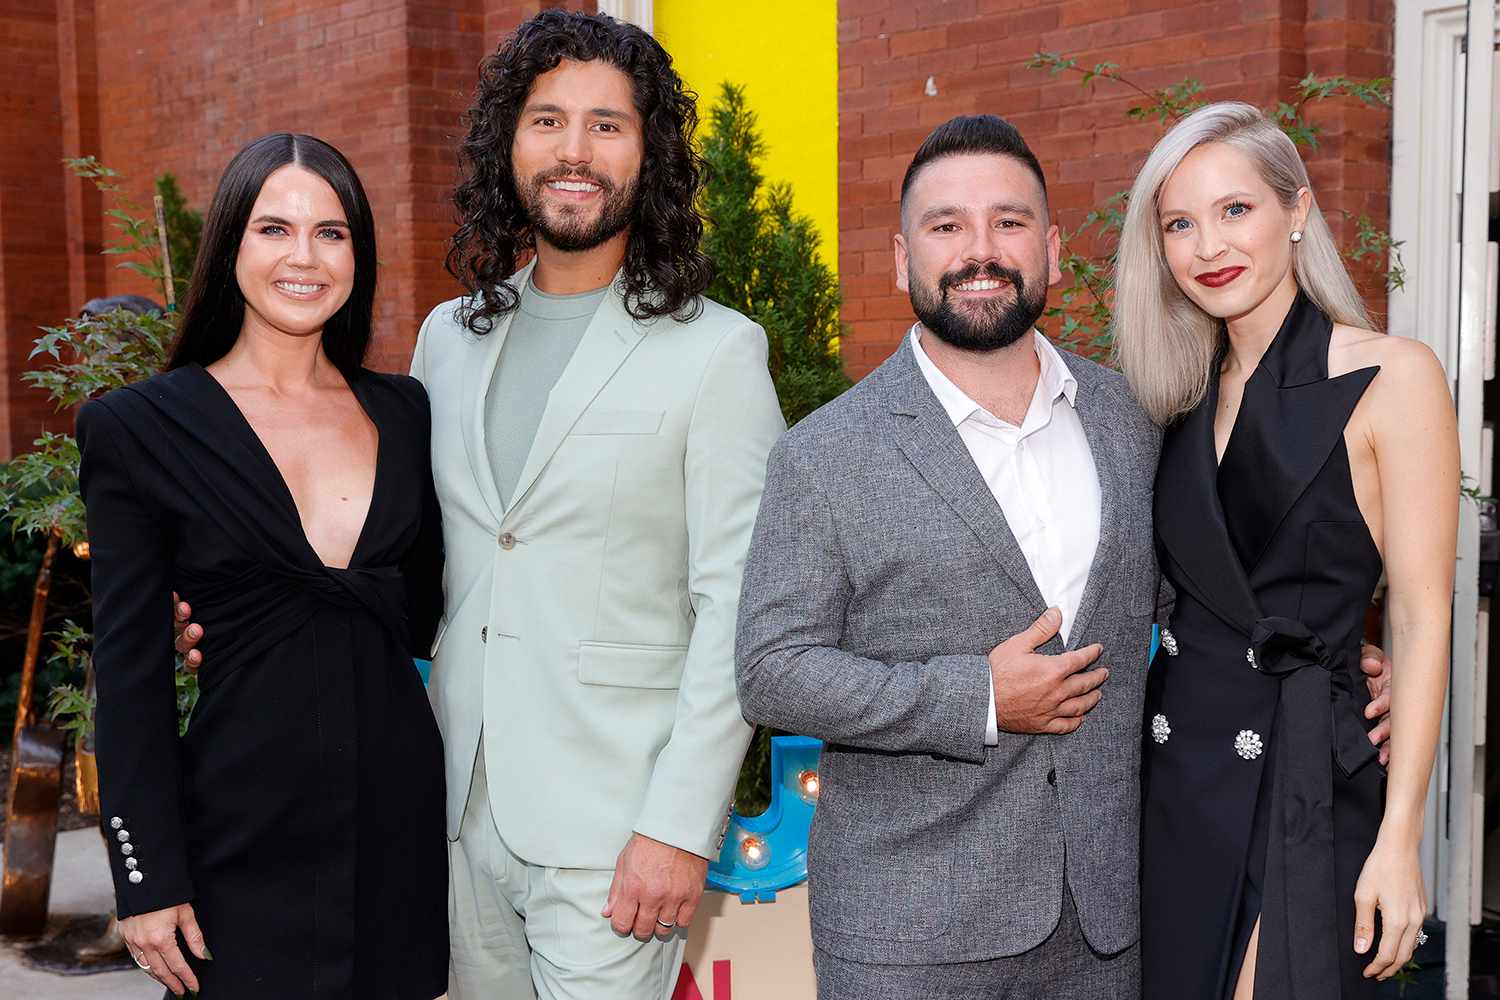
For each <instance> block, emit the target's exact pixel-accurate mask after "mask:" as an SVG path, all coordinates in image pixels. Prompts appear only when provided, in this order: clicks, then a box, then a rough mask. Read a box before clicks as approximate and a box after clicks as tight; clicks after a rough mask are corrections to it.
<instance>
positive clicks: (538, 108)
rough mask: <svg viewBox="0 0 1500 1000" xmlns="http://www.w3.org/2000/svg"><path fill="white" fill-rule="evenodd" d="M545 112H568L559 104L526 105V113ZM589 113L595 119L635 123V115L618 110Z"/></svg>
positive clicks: (558, 113)
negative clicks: (611, 119)
mask: <svg viewBox="0 0 1500 1000" xmlns="http://www.w3.org/2000/svg"><path fill="white" fill-rule="evenodd" d="M544 111H545V112H547V113H549V114H554V115H561V114H567V111H566V110H565V109H564V108H563V107H562V106H561V105H557V104H528V105H526V111H525V113H526V114H539V113H541V112H544ZM588 113H589V114H591V115H593V116H594V117H595V118H613V119H615V120H616V121H622V122H633V121H635V116H634V115H632V114H627V113H626V112H624V111H621V110H619V109H618V108H589V109H588Z"/></svg>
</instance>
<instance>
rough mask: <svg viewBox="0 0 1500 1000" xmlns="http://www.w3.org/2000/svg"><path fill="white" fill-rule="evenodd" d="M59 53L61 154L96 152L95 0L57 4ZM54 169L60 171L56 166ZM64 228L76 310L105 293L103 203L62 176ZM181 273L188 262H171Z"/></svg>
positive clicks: (84, 184)
mask: <svg viewBox="0 0 1500 1000" xmlns="http://www.w3.org/2000/svg"><path fill="white" fill-rule="evenodd" d="M57 28H58V31H57V55H58V65H59V70H60V73H59V76H60V84H61V86H60V90H59V97H60V100H61V106H62V107H61V110H62V143H63V155H64V156H66V157H70V158H78V157H84V156H91V155H97V154H98V152H99V63H98V49H97V42H96V36H95V33H94V0H58V2H57ZM58 169H61V167H59V168H58ZM63 191H64V196H65V199H66V201H65V205H66V210H67V227H68V245H67V254H68V301H69V303H70V304H71V305H72V307H73V309H74V311H75V312H76V311H77V310H78V309H79V308H81V307H82V306H83V304H84V303H85V302H87V301H88V300H89V299H92V298H94V297H96V296H99V295H103V294H104V288H105V258H104V257H103V256H101V254H100V251H101V250H103V249H104V235H103V228H104V216H103V211H104V205H103V199H101V198H100V196H99V191H98V189H97V188H96V187H95V186H94V184H93V183H92V182H91V181H86V180H81V179H79V178H77V177H74V176H73V175H72V174H71V173H69V172H65V173H64V174H63ZM175 263H176V266H177V268H178V270H179V271H181V272H185V271H186V269H187V268H189V267H191V266H192V261H177V262H175Z"/></svg>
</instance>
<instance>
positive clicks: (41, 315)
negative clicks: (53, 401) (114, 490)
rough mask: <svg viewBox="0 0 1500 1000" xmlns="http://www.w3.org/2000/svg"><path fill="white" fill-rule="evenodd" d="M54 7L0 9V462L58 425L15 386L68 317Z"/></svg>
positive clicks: (21, 3) (17, 3) (46, 0)
mask: <svg viewBox="0 0 1500 1000" xmlns="http://www.w3.org/2000/svg"><path fill="white" fill-rule="evenodd" d="M57 23H58V11H57V4H56V0H10V2H8V3H6V4H5V5H4V6H3V7H0V136H3V137H4V138H3V141H0V334H3V336H4V348H3V351H0V368H3V371H0V454H7V455H8V454H10V453H11V452H13V451H16V450H20V449H24V448H27V447H28V446H29V445H30V444H31V441H32V440H33V439H34V438H35V437H36V436H37V434H38V432H40V431H41V430H42V429H43V427H44V426H51V427H52V428H54V429H57V430H62V429H65V428H66V426H67V425H68V424H69V423H70V421H69V420H67V419H66V418H60V417H54V416H52V413H51V406H50V404H49V403H48V401H47V399H46V397H45V396H44V395H43V394H42V393H41V392H39V391H37V390H35V389H31V388H27V387H25V386H23V385H22V384H21V381H20V375H21V373H22V372H23V371H25V370H26V367H27V360H26V359H27V355H29V354H30V353H31V342H32V340H34V339H35V338H36V337H37V336H38V331H37V329H36V328H37V327H38V326H39V325H41V324H42V323H49V322H56V321H57V320H58V319H59V318H61V317H62V316H65V315H67V312H68V271H67V268H66V267H65V266H64V265H65V260H66V258H65V253H66V248H67V246H66V245H67V227H66V225H65V214H64V211H63V200H64V195H63V180H62V173H61V170H60V164H59V163H58V161H59V160H60V159H61V157H62V155H63V149H62V110H61V99H60V97H59V96H58V95H59V90H60V80H59V62H58V51H57V30H58V29H57Z"/></svg>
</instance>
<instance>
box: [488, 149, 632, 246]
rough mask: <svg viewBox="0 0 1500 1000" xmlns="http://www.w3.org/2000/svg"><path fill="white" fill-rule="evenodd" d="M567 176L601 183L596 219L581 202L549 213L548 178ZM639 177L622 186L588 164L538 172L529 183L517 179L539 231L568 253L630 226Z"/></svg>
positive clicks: (530, 218) (529, 218)
mask: <svg viewBox="0 0 1500 1000" xmlns="http://www.w3.org/2000/svg"><path fill="white" fill-rule="evenodd" d="M563 178H569V179H571V180H585V181H588V182H589V183H591V184H597V185H599V194H600V201H599V208H598V214H597V215H595V216H594V218H593V219H592V220H591V219H589V218H588V217H587V216H586V215H585V214H584V209H583V208H582V207H581V206H574V205H561V206H553V212H552V214H551V215H549V214H548V205H547V202H546V200H545V196H544V192H545V190H546V187H547V182H548V181H554V180H561V179H563ZM637 181H638V178H631V179H630V181H629V183H627V184H626V185H625V186H624V187H623V188H622V187H618V186H617V185H616V184H615V183H614V182H613V181H611V180H610V179H609V178H607V177H604V176H601V175H600V174H596V173H594V172H593V171H592V170H589V169H588V168H587V167H558V168H555V169H552V170H545V171H543V172H541V173H539V174H537V175H536V176H534V177H533V178H532V179H531V182H530V183H529V184H522V183H520V181H519V179H517V182H516V193H517V194H518V195H519V196H520V199H521V207H522V208H523V209H525V211H526V219H527V221H528V222H530V223H531V228H532V232H533V233H534V234H535V235H537V236H539V237H541V238H542V239H544V240H546V241H547V243H548V244H549V245H551V246H553V247H555V248H556V249H558V250H561V251H563V252H565V253H580V252H582V251H584V250H592V249H594V248H595V247H597V246H600V245H601V244H604V243H606V242H608V241H609V240H611V239H613V238H614V237H616V236H618V235H620V233H622V232H624V231H625V230H626V229H627V228H629V226H630V220H631V219H632V218H633V217H634V216H635V208H636V201H637V198H636V186H637Z"/></svg>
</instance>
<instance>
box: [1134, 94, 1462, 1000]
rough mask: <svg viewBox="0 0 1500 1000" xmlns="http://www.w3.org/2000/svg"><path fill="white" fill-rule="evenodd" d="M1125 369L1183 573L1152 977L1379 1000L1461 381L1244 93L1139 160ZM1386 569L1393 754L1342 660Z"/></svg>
mask: <svg viewBox="0 0 1500 1000" xmlns="http://www.w3.org/2000/svg"><path fill="white" fill-rule="evenodd" d="M1115 316H1116V319H1115V331H1114V334H1115V341H1116V345H1117V351H1118V357H1119V361H1120V366H1121V368H1122V370H1123V371H1124V373H1125V375H1126V377H1127V378H1128V379H1129V380H1130V383H1131V386H1132V387H1133V389H1134V391H1135V393H1136V395H1137V396H1138V398H1139V399H1140V401H1141V403H1142V404H1143V405H1144V406H1145V408H1146V410H1147V412H1148V413H1150V414H1151V415H1152V417H1153V418H1154V419H1155V420H1156V421H1157V422H1158V423H1159V424H1161V425H1162V426H1163V427H1165V428H1166V435H1165V439H1164V441H1163V445H1162V455H1161V465H1160V469H1159V471H1158V473H1157V481H1156V530H1157V535H1158V540H1159V543H1160V544H1159V549H1160V552H1161V556H1162V568H1163V571H1164V573H1165V574H1166V576H1167V577H1168V579H1170V580H1171V582H1172V584H1173V586H1174V588H1175V589H1176V592H1177V601H1176V607H1175V610H1174V612H1173V614H1172V619H1171V622H1170V628H1169V629H1168V630H1166V631H1164V632H1163V651H1162V653H1161V654H1159V655H1158V657H1157V660H1156V662H1155V663H1154V664H1153V666H1152V670H1151V675H1150V681H1149V684H1148V694H1147V702H1146V704H1147V707H1146V719H1145V734H1146V739H1145V751H1144V754H1143V756H1144V796H1145V801H1144V809H1143V812H1142V828H1143V829H1142V858H1141V862H1142V880H1143V888H1142V899H1141V904H1142V910H1143V912H1142V921H1141V924H1142V927H1143V928H1144V931H1143V941H1142V962H1143V972H1144V983H1143V985H1144V995H1145V996H1148V997H1195V998H1197V997H1203V998H1208V997H1228V998H1233V1000H1252V998H1255V1000H1269V998H1273V997H1274V998H1278V1000H1281V998H1286V997H1306V998H1317V1000H1333V998H1344V1000H1348V998H1353V997H1370V996H1373V994H1374V984H1375V981H1376V980H1379V979H1387V978H1389V977H1390V976H1392V975H1394V974H1395V973H1396V972H1397V971H1398V970H1399V969H1400V968H1401V966H1402V965H1404V964H1405V963H1406V961H1407V960H1408V959H1409V958H1410V957H1411V954H1412V951H1413V949H1414V948H1415V947H1416V945H1417V943H1418V938H1419V936H1420V934H1421V926H1422V918H1423V914H1424V912H1425V909H1426V904H1425V901H1424V890H1423V886H1422V874H1421V868H1420V865H1419V863H1418V858H1417V849H1418V843H1419V840H1420V838H1421V834H1422V810H1423V800H1424V795H1425V792H1426V788H1427V781H1428V775H1429V772H1430V770H1431V767H1432V760H1433V754H1434V752H1435V748H1436V744H1437V738H1438V727H1439V720H1440V717H1441V714H1442V706H1443V696H1444V688H1445V685H1446V681H1447V668H1448V629H1449V600H1450V595H1451V592H1452V582H1453V565H1454V560H1453V553H1454V542H1455V534H1456V530H1457V520H1458V481H1459V466H1458V442H1457V433H1456V430H1455V423H1454V413H1453V405H1452V400H1451V399H1450V397H1449V394H1448V389H1447V382H1446V378H1445V376H1444V374H1443V371H1442V369H1441V367H1440V366H1439V365H1438V362H1437V360H1436V359H1435V358H1434V357H1433V355H1432V353H1431V351H1429V350H1428V349H1427V348H1426V347H1424V346H1423V345H1422V344H1420V343H1418V342H1416V341H1412V340H1405V339H1402V338H1398V337H1390V336H1384V335H1381V334H1379V333H1376V332H1374V331H1372V330H1371V329H1370V327H1371V323H1370V321H1369V318H1368V316H1367V315H1366V313H1365V310H1364V308H1363V306H1362V305H1361V303H1360V300H1359V296H1358V294H1357V293H1356V291H1355V288H1354V285H1353V283H1352V282H1351V281H1350V279H1349V276H1348V274H1347V273H1346V272H1345V270H1344V266H1343V263H1342V262H1341V260H1340V258H1339V254H1338V251H1337V249H1336V247H1335V245H1334V242H1333V238H1332V236H1331V234H1330V233H1329V230H1328V226H1327V224H1326V223H1325V222H1324V220H1323V216H1322V214H1321V213H1320V212H1319V210H1318V206H1317V202H1316V201H1315V200H1314V198H1313V194H1312V190H1311V186H1310V184H1309V181H1308V177H1307V170H1306V168H1305V167H1304V166H1303V164H1302V161H1301V159H1300V158H1299V156H1298V155H1297V150H1296V148H1295V147H1294V146H1293V144H1292V142H1291V141H1290V140H1289V139H1288V138H1287V137H1286V136H1285V135H1283V134H1282V132H1281V131H1280V129H1278V128H1277V127H1276V125H1275V124H1274V123H1272V122H1271V121H1269V120H1267V119H1266V118H1265V117H1264V116H1263V115H1262V114H1261V113H1260V112H1259V111H1257V110H1256V109H1255V108H1253V107H1251V106H1249V105H1247V104H1239V103H1220V104H1213V105H1210V106H1208V107H1205V108H1202V109H1200V110H1198V111H1196V112H1194V113H1193V114H1191V115H1189V116H1188V117H1187V118H1185V119H1184V120H1183V121H1182V122H1180V123H1179V124H1178V125H1176V126H1175V127H1174V128H1173V129H1172V130H1171V131H1170V132H1169V133H1168V134H1167V135H1166V136H1165V137H1164V138H1163V139H1162V140H1161V142H1160V143H1158V144H1157V146H1156V148H1155V149H1154V150H1153V151H1152V152H1151V155H1150V157H1149V158H1148V159H1147V161H1146V165H1145V167H1144V168H1143V169H1142V171H1141V174H1140V176H1139V177H1138V178H1137V180H1136V182H1135V185H1134V187H1133V189H1132V191H1131V196H1130V207H1129V210H1128V213H1127V216H1126V221H1125V226H1124V231H1123V234H1122V237H1121V243H1120V255H1119V265H1118V274H1117V291H1116V314H1115ZM1382 569H1383V570H1384V572H1385V574H1386V577H1387V579H1388V581H1389V598H1388V601H1387V614H1388V617H1389V621H1390V624H1391V626H1392V641H1393V644H1394V648H1393V649H1392V658H1393V660H1394V661H1395V662H1396V663H1398V664H1399V665H1400V666H1399V669H1398V671H1397V674H1398V676H1397V677H1396V678H1395V680H1394V684H1393V692H1392V705H1391V725H1392V736H1391V750H1392V755H1391V764H1390V769H1389V774H1388V775H1387V773H1386V772H1385V770H1384V769H1383V768H1381V767H1380V765H1379V763H1378V761H1377V759H1376V753H1375V750H1374V748H1372V747H1371V746H1370V743H1369V741H1368V740H1367V739H1366V738H1365V729H1366V727H1367V726H1368V725H1369V724H1368V723H1366V722H1365V721H1364V713H1363V711H1362V709H1363V708H1364V705H1365V702H1366V701H1367V700H1368V694H1367V692H1366V691H1365V686H1364V684H1362V683H1361V682H1360V681H1361V678H1360V675H1359V673H1358V658H1359V644H1360V639H1361V635H1362V630H1363V624H1364V617H1365V610H1366V608H1367V607H1368V606H1369V603H1370V596H1371V593H1372V591H1373V590H1374V588H1375V585H1376V582H1377V580H1378V579H1379V578H1380V575H1381V572H1382Z"/></svg>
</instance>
